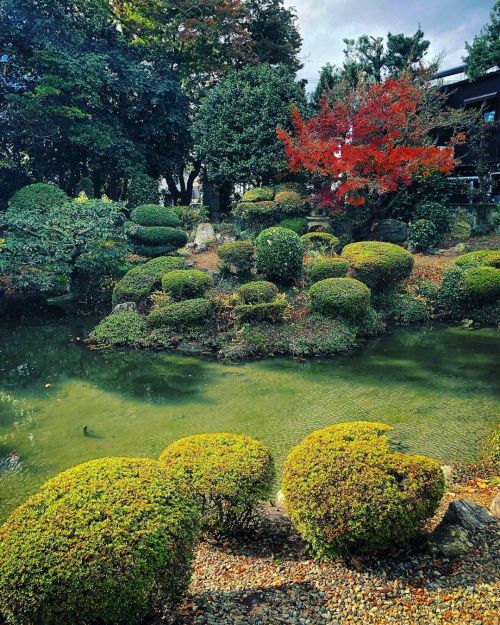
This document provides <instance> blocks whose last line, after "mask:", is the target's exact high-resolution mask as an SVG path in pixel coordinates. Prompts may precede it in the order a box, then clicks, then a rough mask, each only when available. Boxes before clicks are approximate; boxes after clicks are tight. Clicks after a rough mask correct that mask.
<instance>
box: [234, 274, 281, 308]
mask: <svg viewBox="0 0 500 625" xmlns="http://www.w3.org/2000/svg"><path fill="white" fill-rule="evenodd" d="M236 293H237V295H238V298H239V299H240V300H241V302H242V303H243V304H262V303H264V302H272V301H273V299H274V298H275V297H276V295H278V287H277V286H276V285H275V284H273V283H272V282H266V281H265V280H261V281H255V282H247V283H246V284H243V285H242V286H240V288H239V289H238V290H237V291H236Z"/></svg>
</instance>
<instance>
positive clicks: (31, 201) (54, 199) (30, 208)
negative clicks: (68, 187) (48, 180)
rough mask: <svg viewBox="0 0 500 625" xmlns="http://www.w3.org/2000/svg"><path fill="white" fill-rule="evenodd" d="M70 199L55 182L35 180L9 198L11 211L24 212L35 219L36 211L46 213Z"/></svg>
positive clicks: (20, 213) (9, 209)
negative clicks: (46, 182) (47, 182)
mask: <svg viewBox="0 0 500 625" xmlns="http://www.w3.org/2000/svg"><path fill="white" fill-rule="evenodd" d="M67 201H68V196H67V195H66V193H65V192H64V191H63V190H62V189H59V187H56V186H55V185H53V184H45V183H44V182H35V183H34V184H29V185H27V186H26V187H23V188H22V189H19V190H18V191H16V192H15V193H14V195H13V196H12V197H11V198H10V200H9V208H8V209H7V210H8V211H9V212H11V211H12V212H13V211H15V212H16V213H18V214H19V215H22V214H23V213H24V214H26V215H27V216H29V217H30V218H31V219H33V216H34V214H35V211H36V212H40V213H45V212H47V211H50V210H52V209H54V208H57V207H58V206H62V205H63V204H64V203H65V202H67Z"/></svg>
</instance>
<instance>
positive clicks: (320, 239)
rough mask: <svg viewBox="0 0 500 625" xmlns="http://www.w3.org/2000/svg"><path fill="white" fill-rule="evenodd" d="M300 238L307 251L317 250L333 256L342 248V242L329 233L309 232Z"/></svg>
mask: <svg viewBox="0 0 500 625" xmlns="http://www.w3.org/2000/svg"><path fill="white" fill-rule="evenodd" d="M300 238H301V240H302V243H303V244H304V248H305V250H306V251H311V250H316V251H318V252H323V253H327V252H329V253H332V254H333V253H334V252H336V251H337V250H338V249H339V247H340V240H339V239H338V238H337V237H336V236H335V235H333V234H330V233H329V232H308V233H307V234H304V235H302V236H301V237H300Z"/></svg>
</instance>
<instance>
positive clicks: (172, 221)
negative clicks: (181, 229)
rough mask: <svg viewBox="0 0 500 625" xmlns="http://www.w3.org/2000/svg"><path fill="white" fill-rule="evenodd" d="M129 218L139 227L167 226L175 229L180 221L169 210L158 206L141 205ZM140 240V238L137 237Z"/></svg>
mask: <svg viewBox="0 0 500 625" xmlns="http://www.w3.org/2000/svg"><path fill="white" fill-rule="evenodd" d="M130 218H131V220H132V221H134V222H135V223H137V224H139V225H140V226H167V227H169V228H177V226H180V223H181V221H180V219H179V217H178V216H177V214H176V213H175V212H174V211H173V210H172V209H170V208H166V207H165V206H159V205H158V204H141V205H140V206H137V207H136V208H134V210H133V211H132V213H131V215H130ZM138 238H139V239H140V238H141V237H140V236H139V237H138Z"/></svg>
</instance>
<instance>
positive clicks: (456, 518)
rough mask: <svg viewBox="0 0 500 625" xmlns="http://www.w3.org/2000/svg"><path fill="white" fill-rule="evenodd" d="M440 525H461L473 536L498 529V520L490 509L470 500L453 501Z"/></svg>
mask: <svg viewBox="0 0 500 625" xmlns="http://www.w3.org/2000/svg"><path fill="white" fill-rule="evenodd" d="M439 525H440V526H441V525H460V526H461V527H463V528H465V529H466V530H467V531H468V532H470V533H472V534H474V533H477V532H479V533H481V532H484V531H485V530H488V529H490V528H492V529H494V528H495V527H497V528H498V525H497V520H496V519H495V517H494V516H493V515H492V514H491V512H490V511H489V510H488V508H487V507H486V506H482V505H481V504H478V503H475V502H473V501H470V500H469V499H457V500H455V501H452V502H451V503H450V505H449V506H448V510H447V511H446V513H445V515H444V517H443V520H442V521H441V523H440V524H439ZM438 527H439V526H438Z"/></svg>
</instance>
